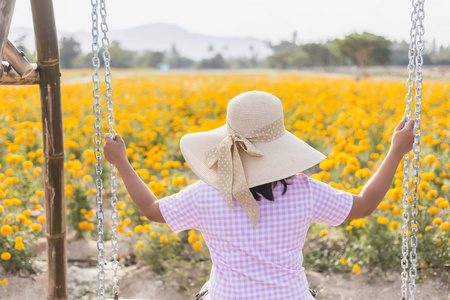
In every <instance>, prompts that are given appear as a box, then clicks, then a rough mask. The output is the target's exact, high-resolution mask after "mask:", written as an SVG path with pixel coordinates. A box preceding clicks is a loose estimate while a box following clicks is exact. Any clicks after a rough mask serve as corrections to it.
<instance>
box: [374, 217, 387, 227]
mask: <svg viewBox="0 0 450 300" xmlns="http://www.w3.org/2000/svg"><path fill="white" fill-rule="evenodd" d="M377 222H378V223H380V224H383V225H386V224H387V223H388V222H389V220H388V219H387V218H385V217H382V216H379V217H378V218H377Z"/></svg>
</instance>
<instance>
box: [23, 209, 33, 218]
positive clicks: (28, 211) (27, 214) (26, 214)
mask: <svg viewBox="0 0 450 300" xmlns="http://www.w3.org/2000/svg"><path fill="white" fill-rule="evenodd" d="M23 215H24V216H25V217H29V216H31V210H28V209H27V210H24V211H23Z"/></svg>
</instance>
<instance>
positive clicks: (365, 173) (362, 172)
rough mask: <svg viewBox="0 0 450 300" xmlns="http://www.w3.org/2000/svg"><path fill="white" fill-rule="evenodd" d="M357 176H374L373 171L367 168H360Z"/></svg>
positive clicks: (356, 173)
mask: <svg viewBox="0 0 450 300" xmlns="http://www.w3.org/2000/svg"><path fill="white" fill-rule="evenodd" d="M355 176H356V177H358V178H364V177H370V176H372V172H370V170H369V169H367V168H364V169H359V170H357V171H356V172H355Z"/></svg>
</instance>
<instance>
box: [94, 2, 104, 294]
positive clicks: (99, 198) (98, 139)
mask: <svg viewBox="0 0 450 300" xmlns="http://www.w3.org/2000/svg"><path fill="white" fill-rule="evenodd" d="M91 4H92V52H93V53H94V57H93V58H92V65H93V66H94V74H93V75H92V81H93V83H94V90H93V95H94V99H95V104H94V113H95V119H94V127H95V129H96V133H95V136H94V141H95V145H96V146H97V147H96V149H95V158H96V159H97V164H96V165H95V171H96V173H97V178H96V180H95V185H96V188H97V194H96V196H95V201H96V202H97V212H96V217H97V235H98V241H97V250H98V256H97V263H98V275H97V277H98V283H99V286H98V299H99V300H104V299H105V270H104V266H105V257H104V255H103V250H104V249H105V244H104V242H103V219H104V214H103V195H102V190H103V180H102V177H101V176H102V172H103V170H102V164H101V160H102V158H103V152H102V149H101V145H102V135H101V133H100V130H101V128H102V120H101V118H100V113H101V105H100V89H99V84H100V75H99V73H98V69H99V67H100V59H99V57H98V54H99V44H98V36H99V33H98V14H97V8H98V0H91Z"/></svg>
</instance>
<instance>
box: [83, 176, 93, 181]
mask: <svg viewBox="0 0 450 300" xmlns="http://www.w3.org/2000/svg"><path fill="white" fill-rule="evenodd" d="M83 181H86V182H91V181H92V177H91V176H90V175H84V176H83Z"/></svg>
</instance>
